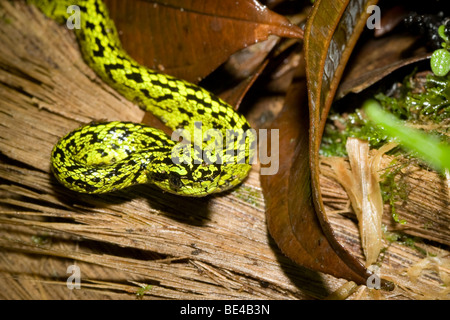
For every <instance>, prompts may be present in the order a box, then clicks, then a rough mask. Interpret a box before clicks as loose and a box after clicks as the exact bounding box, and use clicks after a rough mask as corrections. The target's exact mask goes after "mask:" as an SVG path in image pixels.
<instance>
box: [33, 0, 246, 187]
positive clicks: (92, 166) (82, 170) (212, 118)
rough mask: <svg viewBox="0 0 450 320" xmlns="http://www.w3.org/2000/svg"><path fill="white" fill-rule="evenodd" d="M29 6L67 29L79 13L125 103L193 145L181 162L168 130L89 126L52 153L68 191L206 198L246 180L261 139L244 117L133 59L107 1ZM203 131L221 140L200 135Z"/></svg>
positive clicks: (44, 0) (87, 49)
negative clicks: (146, 188) (135, 189)
mask: <svg viewBox="0 0 450 320" xmlns="http://www.w3.org/2000/svg"><path fill="white" fill-rule="evenodd" d="M29 2H30V3H32V4H34V5H36V6H37V7H38V8H39V9H40V10H41V11H43V13H44V14H45V15H47V16H48V17H49V18H52V19H54V20H56V21H58V22H60V23H64V22H66V21H67V19H68V18H69V17H70V15H71V14H70V13H68V12H67V11H68V10H67V8H68V6H71V5H76V6H78V8H79V12H80V18H81V21H80V28H79V29H74V31H75V34H76V37H77V40H78V42H79V46H80V50H81V52H82V55H83V58H84V60H85V61H86V63H87V64H88V65H89V66H90V67H91V68H92V69H93V70H94V71H95V72H96V73H97V75H99V76H100V78H101V79H102V80H103V81H105V82H106V83H107V84H108V85H110V86H111V87H113V88H114V89H115V90H117V91H118V92H119V93H120V94H122V95H123V96H124V97H125V98H127V99H128V100H130V101H133V102H135V103H137V104H138V105H139V106H140V107H141V108H142V109H144V110H145V111H150V112H151V113H153V114H154V115H155V116H156V117H158V118H159V119H160V120H162V122H163V123H164V124H165V125H166V126H168V127H169V128H171V129H172V130H177V129H180V128H183V129H184V130H186V131H185V132H187V133H188V136H189V137H190V139H191V140H187V143H186V141H185V143H184V144H183V147H180V148H181V149H179V150H181V151H179V153H178V156H177V154H175V155H174V153H173V150H174V148H175V147H176V146H177V143H178V142H176V141H173V140H171V138H170V137H169V136H168V135H166V134H165V133H164V132H163V131H161V130H158V129H155V128H152V127H149V126H145V125H143V124H137V123H127V122H117V121H114V122H104V123H101V122H100V123H91V124H88V125H84V126H82V127H80V128H78V129H76V130H74V131H72V132H70V133H69V134H67V135H66V136H65V137H63V138H61V139H60V140H59V141H58V143H57V144H56V145H55V147H54V148H53V151H52V155H51V163H52V171H53V173H54V175H55V177H56V178H57V180H58V181H59V182H60V183H61V184H63V185H64V186H65V187H67V188H69V189H71V190H74V191H77V192H81V193H105V192H111V191H114V190H118V189H122V188H125V187H128V186H131V185H134V184H143V183H151V184H155V185H156V186H158V187H160V188H161V189H163V190H165V191H168V192H171V193H175V194H178V195H184V196H205V195H208V194H211V193H216V192H221V191H224V190H227V189H230V188H232V187H234V186H236V185H238V184H239V183H240V182H241V181H242V180H243V179H244V178H245V177H246V176H247V174H248V172H249V170H250V168H251V149H252V148H254V144H255V136H254V132H253V131H252V130H251V128H250V126H249V124H248V122H247V120H246V119H245V117H244V116H242V115H240V114H239V113H237V112H236V111H235V110H234V109H233V108H232V107H231V106H229V105H228V104H227V103H225V102H224V101H222V100H221V99H219V98H218V97H216V96H214V95H213V94H212V93H210V92H208V91H207V90H205V89H203V88H201V87H199V86H197V85H195V84H192V83H189V82H187V81H184V80H180V79H177V78H174V77H172V76H169V75H165V74H161V73H159V72H156V71H154V70H151V69H149V68H147V67H145V66H142V65H140V64H139V63H137V62H136V61H135V60H134V59H132V58H131V57H130V56H129V55H128V54H127V53H126V52H125V51H124V50H123V48H122V46H121V43H120V40H119V37H118V33H117V30H116V27H115V25H114V22H113V21H112V20H111V19H110V17H109V14H108V11H107V8H106V6H105V4H104V3H103V2H102V1H101V0H83V1H77V0H62V1H52V0H29ZM199 127H201V129H202V130H203V131H202V132H208V130H210V129H214V132H216V133H217V132H219V133H220V134H219V135H217V134H216V135H209V138H208V137H205V136H202V135H200V136H199V135H198V134H196V132H198V129H199ZM196 130H197V131H196ZM192 137H194V138H192ZM226 137H227V138H230V137H232V138H233V139H230V140H228V139H226ZM230 141H231V142H230ZM217 146H221V148H216V147H217Z"/></svg>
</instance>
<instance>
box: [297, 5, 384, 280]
mask: <svg viewBox="0 0 450 320" xmlns="http://www.w3.org/2000/svg"><path fill="white" fill-rule="evenodd" d="M376 3H377V1H375V0H367V1H364V0H359V1H345V0H341V1H328V0H322V1H316V3H315V6H314V8H313V11H312V13H311V15H310V17H309V19H308V23H307V25H306V29H305V30H306V31H305V53H306V74H307V80H308V102H309V109H310V112H309V116H310V123H311V127H310V132H309V150H310V154H309V160H310V163H309V164H310V166H309V167H310V169H311V173H310V174H311V183H312V197H313V201H314V206H315V208H316V214H317V217H318V218H319V221H320V225H321V227H322V229H323V232H324V234H325V235H326V238H327V240H328V241H329V243H330V245H331V246H332V248H333V249H334V250H335V252H336V253H337V254H338V255H339V257H340V258H341V260H342V262H343V263H344V264H346V265H347V266H348V267H349V268H350V269H351V270H352V271H353V272H355V273H357V274H358V275H359V276H360V277H362V278H364V279H367V278H368V277H370V275H371V273H370V271H369V270H367V268H366V267H365V266H364V265H363V264H362V263H361V262H360V261H359V260H358V259H357V258H356V257H355V256H354V255H352V254H351V253H350V251H349V250H348V249H347V248H345V247H344V246H342V244H340V243H339V241H337V239H336V236H335V232H334V230H333V228H332V226H331V224H330V221H329V220H328V217H327V215H326V212H325V208H324V204H323V200H322V191H321V187H320V168H319V149H320V144H321V140H322V134H323V130H324V126H325V122H326V119H327V115H328V111H329V109H330V107H331V103H332V102H333V100H334V95H335V92H336V89H337V87H338V84H339V81H340V79H341V77H342V74H343V71H344V67H345V65H346V63H347V61H348V59H349V57H350V54H351V52H352V50H353V48H354V46H355V43H356V41H357V39H358V38H359V35H360V34H361V32H362V30H363V29H364V28H365V27H366V21H367V18H368V11H367V10H366V8H367V7H368V6H369V5H374V4H376ZM369 12H370V10H369ZM302 169H303V170H304V168H302ZM304 175H305V177H307V175H306V174H304ZM298 215H300V213H299V214H298ZM299 219H300V218H299ZM342 277H347V279H349V277H348V275H346V274H342ZM384 284H385V283H384ZM384 284H383V285H384Z"/></svg>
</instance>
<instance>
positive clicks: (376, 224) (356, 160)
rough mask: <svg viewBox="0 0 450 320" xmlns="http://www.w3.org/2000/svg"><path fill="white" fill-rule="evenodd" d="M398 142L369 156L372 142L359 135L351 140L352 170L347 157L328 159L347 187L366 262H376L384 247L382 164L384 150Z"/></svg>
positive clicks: (349, 144) (350, 156)
mask: <svg viewBox="0 0 450 320" xmlns="http://www.w3.org/2000/svg"><path fill="white" fill-rule="evenodd" d="M396 145H397V144H396V143H389V144H386V145H384V146H383V147H382V148H380V149H379V150H378V151H377V152H376V154H375V155H374V156H372V157H370V158H369V144H368V142H367V141H362V140H359V139H356V138H349V139H348V140H347V144H346V149H347V153H348V155H349V161H350V166H351V171H350V170H349V169H348V167H347V166H346V164H345V160H344V158H338V157H333V158H324V159H323V160H322V162H324V163H327V164H328V165H330V166H331V168H332V170H333V174H332V177H333V178H335V179H336V180H337V181H338V182H339V183H340V184H341V185H342V186H343V187H344V189H345V190H346V192H347V194H348V196H349V198H350V201H351V204H352V207H353V210H354V211H355V213H356V217H357V219H358V223H359V230H360V235H361V245H362V248H363V251H364V255H365V257H366V265H367V266H368V265H371V264H373V263H374V262H376V260H377V258H378V255H379V253H380V251H381V249H382V247H383V243H382V239H383V235H382V230H381V222H382V220H381V219H382V215H383V199H382V196H381V189H380V183H379V182H380V176H379V171H380V168H379V164H380V160H381V157H382V155H383V154H384V153H386V152H387V151H389V150H391V149H392V148H394V147H395V146H396Z"/></svg>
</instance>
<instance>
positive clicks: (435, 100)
mask: <svg viewBox="0 0 450 320" xmlns="http://www.w3.org/2000/svg"><path fill="white" fill-rule="evenodd" d="M374 98H375V99H376V100H377V101H378V102H380V104H381V105H382V106H383V109H384V110H385V111H387V112H389V113H391V114H393V115H394V116H395V117H397V118H399V119H402V120H403V121H405V123H407V124H410V125H416V126H420V127H422V128H425V129H424V130H425V131H426V132H427V133H429V134H432V135H435V136H437V137H438V138H439V139H440V140H441V141H447V142H448V141H449V138H448V135H449V134H450V126H449V125H448V123H450V74H449V75H448V76H446V77H437V76H434V75H433V74H431V73H430V74H428V75H427V76H426V77H423V74H417V73H416V72H414V73H412V74H411V75H408V76H407V77H405V79H404V80H403V82H402V83H401V84H398V85H397V88H396V90H395V91H394V93H393V94H392V95H390V96H388V95H386V94H384V93H378V94H376V95H375V96H374ZM348 137H354V138H359V139H362V140H367V141H369V144H370V146H371V147H372V148H379V147H380V146H381V145H383V144H385V143H386V142H387V141H388V139H389V138H388V137H387V136H386V134H384V133H383V132H381V131H380V130H378V129H376V128H375V127H374V126H373V125H371V124H370V122H369V121H368V120H367V118H366V117H365V115H364V113H363V112H362V111H361V110H360V109H356V110H355V112H353V113H343V114H340V113H337V112H336V111H333V110H331V112H330V115H329V116H328V120H327V124H326V126H325V132H324V136H323V139H322V145H321V150H320V152H321V154H322V155H324V156H346V155H347V152H346V150H345V144H346V142H347V139H348Z"/></svg>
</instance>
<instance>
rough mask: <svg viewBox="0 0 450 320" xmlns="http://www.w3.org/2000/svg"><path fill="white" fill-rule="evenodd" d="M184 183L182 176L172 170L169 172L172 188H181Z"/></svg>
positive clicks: (175, 189)
mask: <svg viewBox="0 0 450 320" xmlns="http://www.w3.org/2000/svg"><path fill="white" fill-rule="evenodd" d="M182 185H183V183H182V182H181V178H180V176H179V175H178V174H177V173H175V172H171V173H170V174H169V186H170V188H171V189H172V190H174V191H177V190H180V189H181V187H182Z"/></svg>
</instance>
